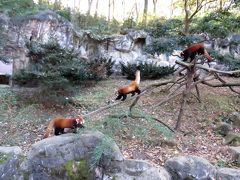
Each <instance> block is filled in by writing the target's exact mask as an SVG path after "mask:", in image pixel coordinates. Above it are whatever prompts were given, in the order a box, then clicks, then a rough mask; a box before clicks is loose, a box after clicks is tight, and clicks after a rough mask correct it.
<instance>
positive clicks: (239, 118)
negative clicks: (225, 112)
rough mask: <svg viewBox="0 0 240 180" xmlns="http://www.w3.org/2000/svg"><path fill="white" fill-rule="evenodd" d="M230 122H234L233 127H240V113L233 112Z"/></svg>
mask: <svg viewBox="0 0 240 180" xmlns="http://www.w3.org/2000/svg"><path fill="white" fill-rule="evenodd" d="M229 120H230V121H232V123H233V125H234V126H236V127H240V112H233V113H231V114H230V115H229Z"/></svg>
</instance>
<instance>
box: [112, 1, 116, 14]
mask: <svg viewBox="0 0 240 180" xmlns="http://www.w3.org/2000/svg"><path fill="white" fill-rule="evenodd" d="M114 14H115V0H112V17H113V19H114V18H115V17H114Z"/></svg>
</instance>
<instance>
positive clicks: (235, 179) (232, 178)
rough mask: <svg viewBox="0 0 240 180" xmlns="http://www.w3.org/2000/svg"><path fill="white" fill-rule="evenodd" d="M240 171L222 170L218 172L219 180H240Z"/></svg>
mask: <svg viewBox="0 0 240 180" xmlns="http://www.w3.org/2000/svg"><path fill="white" fill-rule="evenodd" d="M239 179H240V170H239V169H232V168H220V169H218V171H217V180H239Z"/></svg>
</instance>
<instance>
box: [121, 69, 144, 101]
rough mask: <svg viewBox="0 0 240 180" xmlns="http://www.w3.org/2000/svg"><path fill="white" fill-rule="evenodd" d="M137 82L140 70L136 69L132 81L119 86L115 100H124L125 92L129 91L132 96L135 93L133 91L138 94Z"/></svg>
mask: <svg viewBox="0 0 240 180" xmlns="http://www.w3.org/2000/svg"><path fill="white" fill-rule="evenodd" d="M139 84H140V71H139V70H137V71H136V73H135V80H134V81H132V82H131V83H130V84H129V85H127V86H123V87H120V88H119V89H118V91H117V92H118V96H117V98H116V100H119V99H122V101H124V100H125V99H126V98H127V94H129V93H131V94H132V96H134V95H135V93H137V94H140V93H141V91H140V90H139Z"/></svg>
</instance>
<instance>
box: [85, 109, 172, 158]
mask: <svg viewBox="0 0 240 180" xmlns="http://www.w3.org/2000/svg"><path fill="white" fill-rule="evenodd" d="M119 112H122V113H119ZM132 117H133V118H132ZM132 117H131V116H128V111H127V109H126V108H117V109H114V110H113V111H112V113H111V115H109V116H107V117H104V118H103V119H101V120H98V121H96V122H91V123H89V124H86V126H87V127H88V128H90V127H91V128H94V129H98V130H99V131H101V132H102V133H103V134H105V135H107V136H109V137H111V138H113V139H114V140H116V141H122V140H124V141H125V140H126V139H132V138H134V139H136V140H137V141H141V142H143V143H144V144H145V143H148V144H152V143H155V142H156V143H160V139H161V136H164V137H166V138H167V139H168V140H170V139H172V138H173V133H172V132H171V131H170V130H169V129H168V128H166V127H165V126H163V125H162V124H160V123H158V122H156V121H155V120H154V119H153V117H152V116H151V115H148V113H146V112H143V111H142V110H141V109H137V108H135V109H134V111H133V113H132ZM86 122H87V121H86ZM87 123H88V122H87ZM156 137H157V138H156ZM154 141H155V142H154ZM104 146H106V147H107V145H104ZM100 149H104V148H100ZM99 151H100V150H99ZM100 152H101V151H100ZM96 154H98V158H96V159H99V157H100V154H99V153H96ZM95 162H96V161H95Z"/></svg>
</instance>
